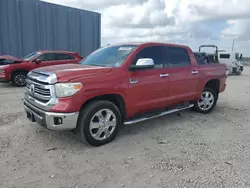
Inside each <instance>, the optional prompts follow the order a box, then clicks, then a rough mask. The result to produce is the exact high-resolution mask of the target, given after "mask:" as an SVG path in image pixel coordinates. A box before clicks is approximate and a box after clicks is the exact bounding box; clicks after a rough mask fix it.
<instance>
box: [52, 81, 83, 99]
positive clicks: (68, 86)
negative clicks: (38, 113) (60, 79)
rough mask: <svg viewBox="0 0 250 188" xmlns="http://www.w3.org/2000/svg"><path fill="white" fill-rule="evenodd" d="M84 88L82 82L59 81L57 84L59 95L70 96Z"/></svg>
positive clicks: (56, 88) (57, 93)
mask: <svg viewBox="0 0 250 188" xmlns="http://www.w3.org/2000/svg"><path fill="white" fill-rule="evenodd" d="M81 89H82V84H81V83H58V84H56V85H55V90H56V96H57V97H70V96H72V95H74V94H76V93H77V92H78V91H80V90H81Z"/></svg>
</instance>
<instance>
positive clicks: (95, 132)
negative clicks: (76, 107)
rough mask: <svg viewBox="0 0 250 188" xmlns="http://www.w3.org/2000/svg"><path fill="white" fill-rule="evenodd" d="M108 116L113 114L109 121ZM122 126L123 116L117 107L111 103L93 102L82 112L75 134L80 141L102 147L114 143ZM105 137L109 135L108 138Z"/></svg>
mask: <svg viewBox="0 0 250 188" xmlns="http://www.w3.org/2000/svg"><path fill="white" fill-rule="evenodd" d="M101 114H102V115H101ZM107 114H111V115H110V118H109V121H107ZM105 119H106V121H105ZM92 125H93V126H92ZM120 126H121V114H120V111H119V109H118V108H117V106H116V105H114V104H113V103H112V102H109V101H93V102H90V103H89V104H87V106H86V107H84V108H83V109H82V110H81V112H80V114H79V119H78V123H77V127H76V129H75V130H74V132H75V134H76V136H77V137H78V138H79V139H80V141H86V142H87V143H88V144H90V145H92V146H101V145H104V144H107V143H109V142H111V141H113V139H114V138H115V137H116V135H117V133H118V131H119V128H120ZM95 127H98V128H95ZM109 134H110V135H109ZM104 135H107V138H105V136H104ZM98 136H99V137H98Z"/></svg>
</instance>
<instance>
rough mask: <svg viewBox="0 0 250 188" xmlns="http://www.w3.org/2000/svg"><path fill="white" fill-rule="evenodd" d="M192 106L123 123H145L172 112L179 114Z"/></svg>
mask: <svg viewBox="0 0 250 188" xmlns="http://www.w3.org/2000/svg"><path fill="white" fill-rule="evenodd" d="M193 106H194V105H193V104H190V105H189V106H188V107H184V108H176V109H173V110H168V111H165V112H162V113H160V114H157V115H155V116H151V117H142V118H138V119H134V120H131V121H125V122H124V125H130V124H134V123H139V122H142V121H146V120H149V119H153V118H156V117H160V116H164V115H167V114H171V113H174V112H179V111H182V110H186V109H188V108H192V107H193Z"/></svg>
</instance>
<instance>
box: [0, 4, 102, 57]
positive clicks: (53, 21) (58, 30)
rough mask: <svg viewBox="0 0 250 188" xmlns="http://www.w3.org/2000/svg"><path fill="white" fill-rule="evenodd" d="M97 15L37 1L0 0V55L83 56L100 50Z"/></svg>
mask: <svg viewBox="0 0 250 188" xmlns="http://www.w3.org/2000/svg"><path fill="white" fill-rule="evenodd" d="M100 43H101V15H100V14H99V13H95V12H90V11H85V10H80V9H76V8H69V7H65V6H61V5H55V4H51V3H47V2H42V1H38V0H0V55H3V54H8V55H12V56H16V57H23V56H24V55H26V54H28V53H30V52H33V51H36V50H44V49H46V50H70V51H76V52H78V53H79V54H80V55H82V56H86V55H87V54H89V53H90V52H92V51H93V50H95V49H97V48H99V47H100Z"/></svg>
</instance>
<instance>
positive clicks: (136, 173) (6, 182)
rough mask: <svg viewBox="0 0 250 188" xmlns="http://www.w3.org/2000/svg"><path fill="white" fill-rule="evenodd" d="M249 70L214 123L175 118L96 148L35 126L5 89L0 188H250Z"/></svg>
mask: <svg viewBox="0 0 250 188" xmlns="http://www.w3.org/2000/svg"><path fill="white" fill-rule="evenodd" d="M249 81H250V68H246V70H245V71H244V73H243V75H241V76H230V77H229V78H228V80H227V84H228V86H227V89H226V92H224V93H223V94H221V96H220V99H219V101H218V105H217V107H216V108H215V110H214V111H213V112H212V113H211V114H208V115H201V114H197V113H195V112H191V111H189V110H188V111H185V112H182V113H181V114H178V113H177V114H171V115H168V116H165V117H162V118H158V119H154V120H150V121H147V122H144V123H139V124H136V125H130V126H126V127H124V128H123V130H122V131H121V133H120V134H119V135H118V137H117V139H116V140H114V142H112V143H110V144H108V145H105V146H102V147H98V148H94V147H90V146H87V145H84V144H82V143H80V142H78V141H76V140H75V139H74V136H73V135H72V134H71V133H55V132H50V131H48V130H46V129H43V128H41V127H39V126H38V125H36V124H31V123H30V122H29V121H28V120H27V119H26V117H25V114H24V112H23V106H22V100H21V98H22V96H23V89H22V88H15V87H12V86H10V85H8V84H0V187H3V188H9V187H10V188H12V187H13V188H14V187H18V188H40V187H43V188H48V187H51V188H77V187H78V188H85V187H86V188H90V187H91V188H99V187H100V188H103V187H107V188H118V187H132V188H144V187H148V188H160V187H183V188H184V187H192V188H193V187H198V188H203V187H209V188H210V187H211V188H217V187H233V188H236V187H237V188H238V187H244V188H245V187H250V176H249V174H250V137H249V135H250V123H249V120H250V116H249V115H250V97H249V96H250V95H249V92H250V84H249Z"/></svg>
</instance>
